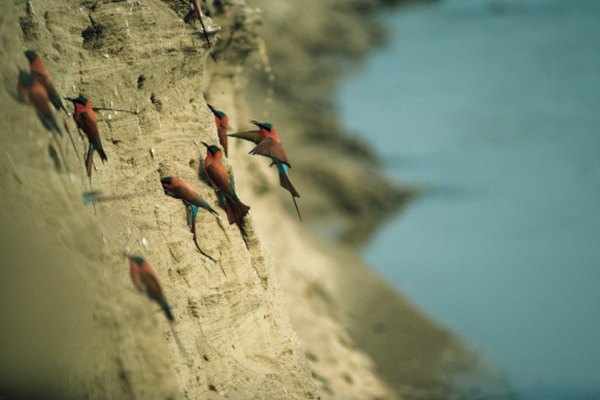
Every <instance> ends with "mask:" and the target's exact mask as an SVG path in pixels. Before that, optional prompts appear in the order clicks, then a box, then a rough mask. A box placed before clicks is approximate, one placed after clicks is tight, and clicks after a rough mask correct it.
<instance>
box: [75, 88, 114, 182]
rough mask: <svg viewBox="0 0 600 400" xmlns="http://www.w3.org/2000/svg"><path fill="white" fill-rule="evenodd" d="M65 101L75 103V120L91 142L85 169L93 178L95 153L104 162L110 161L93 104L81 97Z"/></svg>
mask: <svg viewBox="0 0 600 400" xmlns="http://www.w3.org/2000/svg"><path fill="white" fill-rule="evenodd" d="M65 99H66V100H69V101H70V102H72V103H73V106H74V107H75V113H74V114H73V119H74V120H75V122H76V123H77V127H78V128H79V129H81V130H82V131H83V132H84V133H85V134H86V136H87V138H88V141H89V142H90V144H89V147H88V151H87V154H86V155H85V167H86V170H87V175H88V177H91V176H92V164H93V163H94V158H93V156H94V151H97V152H98V154H99V155H100V158H101V159H102V162H105V161H108V158H107V157H106V153H105V152H104V149H103V148H102V141H101V140H100V133H99V132H98V124H97V122H96V113H95V112H94V110H93V109H92V104H91V103H90V102H89V101H88V99H86V98H85V97H82V96H79V97H76V98H74V99H73V98H70V97H65Z"/></svg>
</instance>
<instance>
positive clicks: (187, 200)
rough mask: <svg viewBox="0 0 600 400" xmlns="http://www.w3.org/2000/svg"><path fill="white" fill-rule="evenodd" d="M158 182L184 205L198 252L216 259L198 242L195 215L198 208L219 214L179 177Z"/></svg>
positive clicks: (169, 194)
mask: <svg viewBox="0 0 600 400" xmlns="http://www.w3.org/2000/svg"><path fill="white" fill-rule="evenodd" d="M160 184H161V185H162V187H163V190H164V192H165V194H166V195H168V196H171V197H174V198H176V199H180V200H181V201H183V204H184V205H185V211H186V219H187V225H188V228H190V232H191V233H192V235H193V240H194V244H195V245H196V248H197V249H198V251H199V252H200V253H202V254H203V255H204V256H206V257H208V258H210V259H211V260H212V261H215V262H216V260H215V259H214V258H212V257H211V256H209V255H208V254H206V253H205V252H204V251H203V250H202V249H201V248H200V245H199V244H198V240H197V238H196V217H197V215H198V210H199V208H204V209H205V210H208V211H209V212H210V213H211V214H213V215H215V216H217V217H218V216H219V214H218V213H217V212H216V211H215V210H214V209H213V208H212V207H211V206H210V205H209V204H208V203H207V202H206V200H204V199H203V198H201V197H200V195H199V194H198V193H197V192H196V191H195V190H194V189H193V188H192V186H191V185H190V184H189V183H187V182H186V181H184V180H183V179H181V178H175V177H171V176H167V177H164V178H161V180H160Z"/></svg>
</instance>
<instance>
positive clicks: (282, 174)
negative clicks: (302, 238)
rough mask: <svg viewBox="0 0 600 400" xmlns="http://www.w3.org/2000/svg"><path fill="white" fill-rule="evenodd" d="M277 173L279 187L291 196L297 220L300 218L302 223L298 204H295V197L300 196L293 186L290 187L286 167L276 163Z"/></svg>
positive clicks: (290, 183)
mask: <svg viewBox="0 0 600 400" xmlns="http://www.w3.org/2000/svg"><path fill="white" fill-rule="evenodd" d="M277 171H279V185H281V187H282V188H284V189H286V190H287V191H288V192H290V194H291V195H292V201H293V202H294V207H296V212H297V213H298V218H300V222H302V215H301V214H300V209H299V208H298V203H297V202H296V197H300V194H299V193H298V191H297V190H296V188H295V187H294V185H292V182H291V181H290V178H288V176H287V173H286V172H287V169H286V166H285V165H284V164H279V163H278V164H277Z"/></svg>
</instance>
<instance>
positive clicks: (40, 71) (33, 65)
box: [25, 50, 69, 114]
mask: <svg viewBox="0 0 600 400" xmlns="http://www.w3.org/2000/svg"><path fill="white" fill-rule="evenodd" d="M25 57H27V60H29V69H30V70H31V72H32V73H33V74H34V75H35V76H36V78H37V79H38V80H39V81H40V83H41V84H42V86H43V87H44V88H45V89H46V92H48V98H49V99H50V102H51V103H52V104H53V105H54V107H55V108H56V109H57V110H59V109H62V110H63V111H64V112H65V113H67V114H69V112H68V111H67V109H66V108H65V105H64V104H63V102H62V99H61V97H60V94H58V92H57V91H56V87H54V82H52V79H51V78H50V72H48V69H47V68H46V67H45V66H44V64H43V63H42V60H41V59H40V57H39V56H38V55H37V54H36V52H35V51H33V50H27V51H26V52H25Z"/></svg>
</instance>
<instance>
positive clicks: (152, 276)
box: [124, 253, 175, 322]
mask: <svg viewBox="0 0 600 400" xmlns="http://www.w3.org/2000/svg"><path fill="white" fill-rule="evenodd" d="M124 254H125V256H126V257H127V258H129V275H130V276H131V281H132V282H133V286H135V288H136V289H137V290H138V291H139V292H141V293H146V294H147V295H148V297H150V298H151V299H152V300H154V301H156V302H157V303H158V304H159V305H160V307H161V308H162V309H163V311H164V312H165V315H166V316H167V319H168V320H169V321H171V322H173V321H175V318H174V317H173V313H172V312H171V307H169V303H167V299H166V298H165V296H164V294H163V292H162V288H161V287H160V283H159V282H158V277H157V276H156V272H154V270H153V269H152V267H151V266H150V264H148V262H147V261H146V260H144V259H143V258H142V257H140V256H136V255H132V254H128V253H124Z"/></svg>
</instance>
